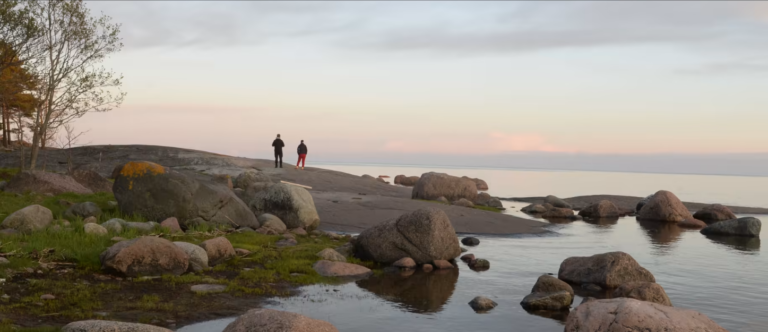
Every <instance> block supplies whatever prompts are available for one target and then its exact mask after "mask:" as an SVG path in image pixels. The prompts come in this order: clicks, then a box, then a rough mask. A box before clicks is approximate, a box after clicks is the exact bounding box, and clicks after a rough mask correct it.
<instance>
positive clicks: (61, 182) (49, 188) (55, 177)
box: [5, 171, 93, 195]
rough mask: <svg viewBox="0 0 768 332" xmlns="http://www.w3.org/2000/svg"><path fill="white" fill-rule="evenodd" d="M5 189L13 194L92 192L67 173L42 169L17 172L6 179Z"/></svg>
mask: <svg viewBox="0 0 768 332" xmlns="http://www.w3.org/2000/svg"><path fill="white" fill-rule="evenodd" d="M5 191H6V192H9V193H13V194H24V193H27V192H35V193H38V194H53V195H59V194H63V193H75V194H93V191H91V190H90V189H88V188H86V187H84V186H83V185H82V184H79V183H77V181H75V179H73V178H72V177H71V176H69V175H64V174H57V173H49V172H44V171H23V172H19V173H18V174H16V176H14V177H13V178H12V179H11V180H10V181H8V184H7V185H6V186H5Z"/></svg>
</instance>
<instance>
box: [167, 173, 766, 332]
mask: <svg viewBox="0 0 768 332" xmlns="http://www.w3.org/2000/svg"><path fill="white" fill-rule="evenodd" d="M325 167H327V168H333V169H337V170H341V171H345V172H349V173H353V174H366V173H367V174H371V175H374V176H377V175H383V174H386V175H390V176H394V175H396V174H401V173H402V174H420V173H422V172H423V171H426V170H417V169H414V168H403V169H395V168H388V167H371V166H364V167H361V166H356V167H353V166H325ZM445 171H447V172H448V173H451V174H457V175H468V176H473V177H481V178H484V179H485V180H486V181H487V182H488V183H489V186H490V187H491V193H492V194H493V195H499V196H538V195H543V194H550V193H553V194H556V195H559V196H562V197H568V196H574V195H583V194H597V193H611V194H625V195H637V196H641V195H647V194H648V193H652V192H654V191H656V190H658V189H661V188H665V189H669V190H672V191H673V192H675V193H677V194H678V195H679V196H681V197H682V198H683V199H686V200H692V201H702V202H723V203H730V204H740V205H753V206H768V204H764V203H760V202H761V200H762V201H763V202H765V199H766V197H768V195H767V194H768V179H766V178H740V177H719V176H686V175H682V176H681V175H660V174H625V173H593V172H548V171H547V172H540V171H504V170H471V169H465V170H457V169H446V170H445ZM507 173H512V174H507ZM497 174H500V176H498V177H497V176H496V175H497ZM632 187H637V188H632ZM758 196H759V197H758ZM504 204H505V205H506V206H507V207H508V211H509V212H508V213H510V214H515V215H518V216H523V217H526V215H524V214H521V213H519V212H516V211H517V210H519V208H520V207H522V206H524V204H523V203H513V202H504ZM758 217H759V218H760V219H761V220H762V221H763V222H768V217H766V216H758ZM550 227H551V229H552V230H553V231H554V233H553V234H550V235H546V236H509V237H486V236H479V237H478V238H479V239H480V240H481V243H480V245H479V246H477V247H474V248H470V252H471V253H474V254H475V256H477V257H479V258H486V259H488V260H489V261H490V262H491V269H490V270H488V271H485V272H474V271H472V270H470V269H468V268H467V266H466V265H465V264H464V263H462V262H459V269H458V270H457V271H451V272H449V273H445V274H437V273H432V274H422V273H418V272H417V273H415V274H413V275H410V276H408V275H399V274H385V275H384V276H381V277H374V278H370V279H368V280H363V281H358V282H353V283H347V284H343V285H321V286H309V287H304V288H303V289H302V290H303V292H302V294H301V295H300V296H297V297H293V298H287V299H277V301H278V302H277V304H273V305H271V306H270V307H271V308H275V309H279V310H287V311H292V312H297V313H301V314H304V315H307V316H310V317H313V318H317V319H323V320H327V321H329V322H331V323H333V324H334V325H335V326H336V327H337V328H338V329H339V330H340V331H361V330H366V331H381V332H384V331H393V330H400V331H466V330H474V331H562V329H563V323H562V321H563V320H564V319H565V315H557V316H554V317H552V316H550V317H545V316H540V315H538V314H536V313H528V312H526V311H525V310H523V309H522V307H520V305H519V302H520V300H522V299H523V297H525V295H527V294H528V293H529V292H530V289H531V287H532V286H533V284H534V283H535V281H536V278H537V277H538V276H539V275H541V274H543V273H555V274H556V273H557V270H558V268H559V265H560V262H562V261H563V260H564V259H565V258H567V257H570V256H588V255H593V254H597V253H603V252H609V251H617V250H620V251H625V252H627V253H629V254H630V255H632V256H633V257H634V258H635V259H636V260H637V261H638V262H639V263H640V264H641V265H643V266H644V267H645V268H647V269H648V270H650V271H651V272H653V274H654V275H655V276H656V279H657V282H658V283H659V284H660V285H662V286H663V287H664V288H665V290H666V291H667V294H668V295H669V297H670V299H671V300H672V303H673V304H674V305H675V306H676V307H681V308H689V309H695V310H698V311H700V312H702V313H704V314H706V315H708V316H709V317H710V318H712V319H713V320H715V321H716V322H718V323H719V324H721V325H722V326H723V327H725V328H727V329H729V330H730V331H747V332H757V331H768V316H766V315H765V313H766V312H768V293H766V292H765V291H764V290H765V289H767V288H768V278H766V277H765V276H766V275H768V258H766V255H764V254H762V248H761V244H760V240H758V239H744V238H734V237H720V238H708V237H705V236H703V235H701V234H700V233H699V232H698V231H689V230H682V229H680V228H678V227H676V226H674V225H665V224H657V223H640V222H638V221H636V220H635V219H634V218H622V219H620V220H617V221H615V222H603V223H602V224H592V223H587V222H583V221H577V222H572V223H567V224H552V225H551V226H550ZM765 228H768V226H767V227H764V230H763V232H762V235H763V236H765V235H766V234H768V233H767V232H768V231H766V230H765ZM576 291H577V293H579V292H581V290H579V289H576ZM477 295H483V296H487V297H490V298H492V299H493V300H494V301H496V302H497V303H498V304H499V306H498V307H496V308H495V309H494V310H492V311H490V312H489V313H485V314H476V313H475V312H474V311H473V310H472V309H471V308H470V307H469V305H467V302H469V301H470V300H471V299H472V298H474V297H475V296H477ZM580 295H585V294H584V293H582V294H580ZM595 295H600V294H592V296H595ZM580 301H581V297H580V296H579V297H577V298H576V299H575V301H574V302H575V303H574V304H575V305H577V304H578V303H579V302H580ZM232 320H234V318H231V319H224V320H219V321H213V322H207V323H203V324H198V325H192V326H188V327H185V328H181V329H180V330H179V331H185V332H193V331H194V332H202V331H221V330H223V328H224V327H225V326H226V325H227V324H228V323H229V322H231V321H232Z"/></svg>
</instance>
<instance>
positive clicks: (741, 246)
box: [705, 234, 760, 252]
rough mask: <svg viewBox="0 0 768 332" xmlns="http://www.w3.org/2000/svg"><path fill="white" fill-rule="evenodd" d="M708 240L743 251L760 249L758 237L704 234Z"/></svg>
mask: <svg viewBox="0 0 768 332" xmlns="http://www.w3.org/2000/svg"><path fill="white" fill-rule="evenodd" d="M705 236H706V237H707V239H709V240H710V241H712V242H714V243H717V244H720V245H724V246H726V247H729V248H733V249H736V250H739V251H745V252H757V251H760V238H756V237H745V236H727V235H713V234H708V235H705Z"/></svg>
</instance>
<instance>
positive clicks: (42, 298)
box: [40, 294, 56, 300]
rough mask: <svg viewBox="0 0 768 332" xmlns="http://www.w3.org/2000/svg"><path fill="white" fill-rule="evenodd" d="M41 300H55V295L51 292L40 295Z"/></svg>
mask: <svg viewBox="0 0 768 332" xmlns="http://www.w3.org/2000/svg"><path fill="white" fill-rule="evenodd" d="M40 299H41V300H55V299H56V297H55V296H53V295H51V294H44V295H40Z"/></svg>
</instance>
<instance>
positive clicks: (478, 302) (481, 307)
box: [469, 296, 498, 311]
mask: <svg viewBox="0 0 768 332" xmlns="http://www.w3.org/2000/svg"><path fill="white" fill-rule="evenodd" d="M497 305H498V304H497V303H496V302H493V300H491V299H489V298H487V297H484V296H477V297H475V298H474V299H472V301H469V306H470V307H472V309H474V310H475V311H488V310H491V309H493V308H496V306H497Z"/></svg>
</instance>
